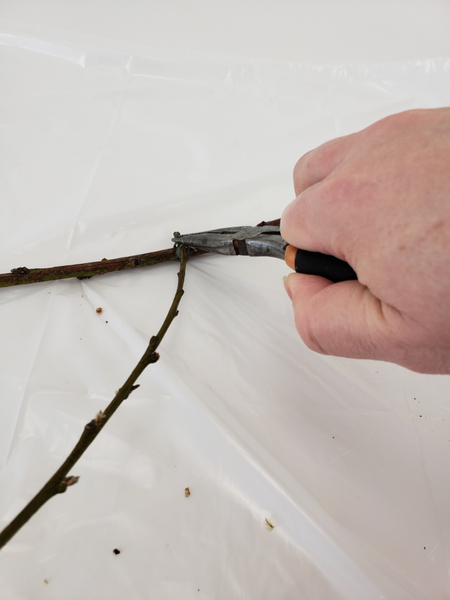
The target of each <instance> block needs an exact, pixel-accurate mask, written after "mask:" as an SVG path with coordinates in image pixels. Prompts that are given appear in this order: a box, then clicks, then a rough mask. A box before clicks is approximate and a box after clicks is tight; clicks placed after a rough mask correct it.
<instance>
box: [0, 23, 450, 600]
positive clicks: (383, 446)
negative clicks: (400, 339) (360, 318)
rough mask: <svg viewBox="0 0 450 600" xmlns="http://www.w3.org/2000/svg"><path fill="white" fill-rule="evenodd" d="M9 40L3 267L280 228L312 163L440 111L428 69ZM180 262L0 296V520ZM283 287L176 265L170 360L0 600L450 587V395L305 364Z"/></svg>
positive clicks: (129, 342)
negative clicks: (362, 135)
mask: <svg viewBox="0 0 450 600" xmlns="http://www.w3.org/2000/svg"><path fill="white" fill-rule="evenodd" d="M0 43H1V56H2V58H1V61H0V69H1V80H2V82H3V83H2V94H1V107H0V125H1V132H2V133H1V146H2V149H1V180H0V189H1V194H2V207H1V209H2V212H1V214H2V218H1V223H0V226H1V239H0V244H1V252H0V267H1V268H0V271H2V272H6V271H9V270H10V269H11V268H13V267H18V266H23V265H26V266H27V267H37V266H52V265H55V264H68V263H77V262H82V261H88V260H100V259H101V258H103V257H108V258H113V257H117V256H124V255H129V254H133V253H140V252H146V251H151V250H157V249H161V248H166V247H169V246H170V238H171V237H172V232H173V231H174V230H179V231H182V232H191V231H196V230H199V231H201V230H205V229H208V228H217V227H221V226H229V225H241V224H242V225H247V224H256V223H257V222H259V221H261V220H263V219H265V220H268V219H272V218H276V217H278V216H280V214H281V211H282V209H283V208H284V206H285V205H286V204H287V203H288V202H289V201H290V200H291V199H292V196H293V191H292V184H291V171H292V167H293V165H294V164H295V162H296V160H297V159H298V158H299V156H300V155H301V154H302V153H304V152H306V151H307V150H309V149H311V148H313V147H315V146H317V145H318V144H320V143H321V142H323V141H326V140H327V139H330V138H333V137H336V136H338V135H344V134H347V133H350V132H352V131H356V130H358V129H361V128H362V127H364V126H366V125H369V124H370V123H372V122H373V121H375V120H377V119H379V118H381V117H383V116H386V115H388V114H391V113H394V112H399V111H401V110H405V109H409V108H415V107H435V106H442V105H448V104H449V102H450V85H449V75H450V61H449V60H447V59H442V58H441V59H433V60H422V61H415V62H405V63H391V64H377V65H370V64H367V65H356V64H353V65H350V64H345V65H316V66H311V65H310V66H308V65H302V64H295V63H289V62H277V61H270V60H263V59H261V60H251V59H248V58H239V57H230V56H225V55H224V56H221V55H214V54H211V55H209V54H206V53H205V54H201V53H186V52H177V51H174V50H171V51H169V50H164V49H161V48H141V50H140V51H139V52H138V51H128V50H127V48H126V47H121V48H119V47H115V48H114V49H111V50H105V48H104V47H102V48H100V47H97V46H96V45H95V41H91V43H88V42H86V41H83V42H80V43H74V42H71V43H69V42H67V43H63V42H62V41H61V40H59V41H58V40H55V39H52V38H50V37H44V36H42V37H39V38H37V37H33V36H31V35H28V36H26V35H18V34H17V35H14V34H12V33H11V32H9V33H5V34H3V35H2V36H1V37H0ZM176 271H177V265H176V264H168V265H162V266H159V267H151V268H144V269H138V270H135V271H128V272H122V273H118V274H112V275H106V276H102V277H99V278H93V279H91V280H84V281H79V280H68V281H61V282H55V283H46V284H36V285H33V286H24V287H19V288H9V289H3V290H0V318H1V330H2V335H1V339H0V364H1V369H0V456H1V460H2V471H1V478H0V489H1V494H0V515H1V525H2V527H3V526H5V525H6V524H7V523H8V522H9V521H10V520H11V519H12V518H13V517H14V516H15V515H16V514H17V512H18V511H19V510H20V509H21V508H22V507H23V506H24V504H25V503H26V502H27V501H28V500H29V499H30V498H31V497H32V496H33V495H34V494H35V493H36V491H37V490H38V489H39V488H40V486H41V485H42V484H43V483H44V482H45V481H46V480H47V478H48V477H49V476H50V475H51V474H52V473H53V472H54V470H55V469H56V468H57V467H58V466H59V464H60V463H61V462H62V461H63V459H64V458H65V457H66V456H67V454H68V452H69V451H70V449H71V448H72V446H73V445H74V443H75V442H76V440H77V439H78V437H79V435H80V433H81V431H82V428H83V426H84V424H85V423H87V422H88V421H90V420H91V419H92V418H93V417H94V416H95V414H96V413H97V412H98V411H99V410H100V409H103V408H105V406H106V405H107V403H108V402H109V400H110V399H111V398H112V396H113V395H114V391H115V390H116V389H118V388H119V387H120V386H121V384H122V383H123V382H124V380H125V379H126V377H127V376H128V374H129V373H130V371H131V370H132V368H133V366H134V364H135V363H136V362H137V360H138V359H139V357H140V356H141V354H142V352H143V351H144V349H145V347H146V344H147V342H148V338H149V336H150V335H152V334H154V333H156V331H157V329H158V328H159V326H160V323H161V322H162V319H163V318H164V316H165V313H166V310H167V308H168V306H169V304H170V302H171V298H172V296H173V293H174V290H175V286H176ZM286 272H287V268H286V266H285V265H284V264H283V263H282V261H277V260H275V259H262V258H261V259H250V258H235V259H233V258H226V257H220V256H205V257H202V258H198V259H196V260H192V261H191V262H190V263H189V264H188V272H187V278H186V286H185V289H186V293H185V296H184V298H183V300H182V304H181V307H180V315H179V317H178V318H177V319H176V321H175V322H174V324H173V325H172V327H171V329H170V330H169V333H168V335H167V337H166V338H165V340H164V342H163V344H162V346H161V348H160V352H161V360H160V361H159V362H158V363H157V364H155V365H152V366H150V367H149V368H148V370H147V371H146V373H145V374H144V375H143V376H142V377H141V378H140V381H139V383H140V388H139V389H138V390H136V391H135V392H134V393H133V394H132V396H131V397H130V398H129V399H128V400H127V401H126V403H125V404H124V405H123V406H122V407H121V408H120V410H119V411H118V413H117V414H116V415H115V416H114V418H113V419H112V421H111V422H110V423H109V424H108V426H107V428H106V429H105V430H104V431H103V432H102V434H101V435H100V437H99V438H98V439H97V441H96V442H95V443H94V444H93V446H92V447H91V448H90V449H89V451H88V452H87V454H86V455H85V456H84V457H83V459H82V460H81V461H80V463H79V464H78V465H77V466H76V468H75V469H74V470H73V474H74V475H79V476H80V481H79V483H78V484H77V485H76V486H74V487H72V488H70V489H69V490H68V491H67V492H66V493H65V494H63V495H61V496H58V497H56V498H54V499H52V500H51V501H50V502H49V503H48V504H47V505H46V506H45V507H44V508H43V509H42V510H41V511H40V512H39V513H38V514H37V515H36V516H35V517H33V519H32V520H31V521H30V522H29V523H28V525H26V526H25V527H24V528H23V529H22V530H21V531H20V532H19V533H18V534H17V535H16V536H15V537H14V538H13V539H12V540H11V542H10V543H9V544H8V545H7V546H6V547H5V548H4V549H3V550H2V551H1V552H0V589H1V592H0V596H1V598H2V599H5V600H16V599H19V598H20V599H22V598H23V599H28V598H50V599H53V598H54V599H61V598H65V599H74V600H75V599H79V598H83V599H86V600H89V599H97V598H104V599H111V600H113V599H124V598H127V599H141V598H142V599H147V598H155V599H156V598H158V599H175V598H184V599H189V598H208V599H211V598H217V599H222V598H223V599H225V598H226V599H229V598H255V599H256V598H258V599H261V600H262V599H264V598H267V599H273V598H277V599H278V598H286V599H299V598H301V599H302V600H304V599H307V598H310V599H314V600H316V599H319V598H321V599H326V600H335V599H336V600H337V599H342V600H344V599H345V600H361V599H362V598H364V600H372V599H377V598H393V599H395V600H406V599H408V600H411V599H414V600H416V599H417V600H419V599H430V598H436V599H437V598H442V599H443V598H448V597H449V596H450V580H449V570H448V566H449V542H450V531H449V525H450V512H449V506H450V478H449V473H450V387H449V379H448V378H447V377H437V376H423V375H417V374H413V373H411V372H408V371H406V370H404V369H402V368H400V367H396V366H393V365H389V364H383V363H376V362H363V361H351V360H343V359H338V358H331V357H323V356H317V355H315V354H312V353H311V352H310V351H308V350H307V349H305V348H304V346H303V345H302V343H301V341H300V340H299V339H298V337H297V334H296V333H295V331H294V327H293V319H292V315H291V308H290V303H289V300H288V298H287V297H286V295H285V292H284V290H283V287H282V284H281V278H282V275H284V274H285V273H286ZM97 307H102V308H103V312H101V313H97V312H96V308H97ZM186 487H189V489H190V492H191V495H190V496H189V497H188V498H186V497H185V493H184V490H185V488H186ZM266 519H268V520H269V521H270V522H271V523H272V524H273V525H274V528H273V529H272V530H269V529H268V527H267V523H266ZM114 548H117V549H119V550H120V554H118V555H115V554H114V553H113V549H114Z"/></svg>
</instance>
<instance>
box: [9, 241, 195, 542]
mask: <svg viewBox="0 0 450 600" xmlns="http://www.w3.org/2000/svg"><path fill="white" fill-rule="evenodd" d="M180 255H181V257H180V263H181V265H180V271H179V273H178V286H177V290H176V292H175V296H174V299H173V302H172V305H171V307H170V309H169V311H168V313H167V316H166V318H165V320H164V323H163V324H162V326H161V329H160V330H159V332H158V333H157V334H156V335H155V336H153V337H152V338H151V339H150V342H149V345H148V347H147V349H146V351H145V352H144V354H143V356H142V358H141V360H140V361H139V362H138V364H137V365H136V367H135V368H134V370H133V372H132V373H131V375H130V376H129V377H128V379H127V380H126V382H125V383H124V384H123V386H122V387H121V388H120V390H119V391H118V392H117V393H116V395H115V397H114V398H113V400H112V401H111V402H110V404H109V405H108V407H107V408H106V409H105V411H100V412H99V413H98V414H97V416H96V417H95V419H93V420H92V421H91V422H90V423H88V424H87V425H86V426H85V427H84V430H83V433H82V434H81V437H80V439H79V440H78V442H77V444H76V445H75V447H74V448H73V450H72V452H71V453H70V455H69V456H68V457H67V459H66V460H65V461H64V463H63V464H62V465H61V467H60V468H59V469H58V470H57V471H56V473H55V474H54V475H53V476H52V477H51V478H50V479H49V481H48V482H47V483H46V484H45V485H44V487H43V488H42V489H41V490H40V491H39V492H38V493H37V494H36V496H35V497H34V498H33V499H32V500H31V501H30V502H29V503H28V504H27V506H26V507H25V508H24V509H23V510H22V511H21V512H20V513H19V514H18V515H17V517H15V519H14V520H13V521H11V523H10V524H9V525H7V526H6V527H5V529H4V530H3V531H2V532H1V533H0V548H3V546H4V545H5V544H6V543H7V542H8V541H9V540H10V539H11V538H12V537H13V536H14V535H15V534H16V533H17V532H18V531H19V529H20V528H21V527H22V526H23V525H24V524H25V523H26V522H27V521H28V520H29V519H30V518H31V517H32V516H33V515H34V514H35V513H36V512H37V511H38V510H39V509H40V508H41V506H43V505H44V504H45V503H46V502H47V501H48V500H50V498H52V497H53V496H56V494H61V493H63V492H65V491H66V489H67V488H68V487H69V486H71V485H74V484H75V483H76V482H77V481H78V477H76V476H73V475H68V473H69V471H70V470H71V469H72V467H73V466H74V465H75V463H76V462H77V461H78V460H79V459H80V458H81V456H82V455H83V454H84V452H85V451H86V450H87V448H88V447H89V446H90V445H91V444H92V442H93V441H94V440H95V438H96V437H97V435H98V434H99V433H100V431H101V430H102V429H103V427H104V426H105V425H106V423H107V422H108V421H109V419H110V418H111V417H112V415H113V414H114V413H115V412H116V410H117V409H118V408H119V406H120V405H121V404H122V402H123V401H124V400H126V399H127V398H128V396H129V395H130V394H131V392H132V391H133V390H135V389H136V388H137V387H139V385H135V382H136V380H137V378H138V377H139V376H140V375H141V373H142V372H143V371H144V369H145V368H146V367H147V366H148V365H149V364H151V363H155V362H156V361H157V360H158V359H159V354H158V353H157V352H156V349H157V348H158V346H159V344H160V343H161V340H162V339H163V337H164V335H165V333H166V331H167V330H168V328H169V326H170V324H171V323H172V321H173V320H174V318H175V317H176V316H177V315H178V305H179V303H180V300H181V297H182V296H183V293H184V290H183V284H184V277H185V273H186V262H187V251H186V248H185V247H184V246H181V247H180Z"/></svg>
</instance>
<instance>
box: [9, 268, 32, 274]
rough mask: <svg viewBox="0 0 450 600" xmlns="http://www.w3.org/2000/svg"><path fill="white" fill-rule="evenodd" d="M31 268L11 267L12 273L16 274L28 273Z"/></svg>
mask: <svg viewBox="0 0 450 600" xmlns="http://www.w3.org/2000/svg"><path fill="white" fill-rule="evenodd" d="M29 272H30V269H28V268H27V267H17V269H11V273H13V274H14V275H28V273H29Z"/></svg>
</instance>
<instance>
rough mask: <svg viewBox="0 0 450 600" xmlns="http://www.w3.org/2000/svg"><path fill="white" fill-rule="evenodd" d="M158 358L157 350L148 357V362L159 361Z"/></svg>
mask: <svg viewBox="0 0 450 600" xmlns="http://www.w3.org/2000/svg"><path fill="white" fill-rule="evenodd" d="M158 360H159V354H158V353H157V352H153V354H150V356H149V358H148V364H149V365H151V364H152V363H155V362H158Z"/></svg>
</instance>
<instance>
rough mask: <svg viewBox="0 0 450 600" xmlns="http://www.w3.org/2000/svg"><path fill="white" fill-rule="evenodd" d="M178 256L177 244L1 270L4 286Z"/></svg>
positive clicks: (87, 274) (120, 268) (84, 276)
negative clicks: (71, 262)
mask: <svg viewBox="0 0 450 600" xmlns="http://www.w3.org/2000/svg"><path fill="white" fill-rule="evenodd" d="M279 223H280V219H276V220H275V221H263V222H262V223H258V226H259V227H260V226H262V225H278V224H279ZM202 254H206V252H204V251H202V250H197V251H196V252H193V253H191V258H192V257H194V256H201V255H202ZM173 260H177V256H176V254H175V249H174V248H168V249H166V250H158V251H157V252H147V253H145V254H136V255H134V256H124V257H122V258H111V259H106V258H104V259H103V260H99V261H97V262H89V263H81V264H78V265H65V266H61V267H46V268H43V269H28V268H27V267H18V268H16V269H12V270H11V272H10V273H2V274H0V288H1V287H10V286H13V285H24V284H27V283H38V282H41V281H56V280H58V279H68V278H71V277H77V278H78V279H89V278H90V277H94V275H104V274H105V273H113V272H115V271H123V270H126V269H136V268H138V267H148V266H150V265H158V264H161V263H165V262H170V261H173Z"/></svg>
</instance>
